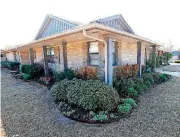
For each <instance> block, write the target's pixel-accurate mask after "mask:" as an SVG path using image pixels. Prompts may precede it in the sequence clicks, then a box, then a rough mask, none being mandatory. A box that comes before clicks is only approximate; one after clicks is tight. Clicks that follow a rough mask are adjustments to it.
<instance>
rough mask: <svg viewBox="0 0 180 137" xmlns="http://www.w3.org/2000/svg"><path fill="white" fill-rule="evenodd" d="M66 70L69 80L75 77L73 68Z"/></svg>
mask: <svg viewBox="0 0 180 137" xmlns="http://www.w3.org/2000/svg"><path fill="white" fill-rule="evenodd" d="M64 72H65V76H66V78H67V79H68V80H72V79H73V78H74V77H75V74H74V71H73V70H72V69H71V68H69V69H67V70H65V71H64Z"/></svg>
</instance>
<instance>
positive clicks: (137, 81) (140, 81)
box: [133, 78, 144, 92]
mask: <svg viewBox="0 0 180 137" xmlns="http://www.w3.org/2000/svg"><path fill="white" fill-rule="evenodd" d="M133 82H134V84H135V85H134V89H135V90H136V91H137V92H142V91H143V84H144V83H143V79H142V78H133Z"/></svg>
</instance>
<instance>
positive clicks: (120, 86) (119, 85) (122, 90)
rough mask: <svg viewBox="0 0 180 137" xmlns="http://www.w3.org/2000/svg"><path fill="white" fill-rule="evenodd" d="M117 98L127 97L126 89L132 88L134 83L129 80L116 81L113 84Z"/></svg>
mask: <svg viewBox="0 0 180 137" xmlns="http://www.w3.org/2000/svg"><path fill="white" fill-rule="evenodd" d="M114 86H115V88H116V89H117V91H118V94H119V96H122V95H128V88H131V87H134V82H133V80H132V79H131V78H129V79H121V80H117V81H116V82H115V84H114Z"/></svg>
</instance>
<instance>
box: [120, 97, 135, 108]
mask: <svg viewBox="0 0 180 137" xmlns="http://www.w3.org/2000/svg"><path fill="white" fill-rule="evenodd" d="M122 101H123V103H124V104H130V105H131V106H132V107H135V106H136V102H135V101H134V99H132V98H126V99H122Z"/></svg>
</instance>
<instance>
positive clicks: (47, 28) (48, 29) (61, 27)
mask: <svg viewBox="0 0 180 137" xmlns="http://www.w3.org/2000/svg"><path fill="white" fill-rule="evenodd" d="M79 25H80V23H77V22H74V21H70V20H67V19H64V18H59V17H56V16H54V15H51V14H47V16H46V17H45V20H44V22H43V24H42V25H41V28H40V29H39V31H38V33H37V35H36V37H35V40H37V39H41V38H44V37H47V36H51V35H54V34H57V33H61V32H63V31H65V30H68V29H71V28H73V27H76V26H79Z"/></svg>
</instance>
